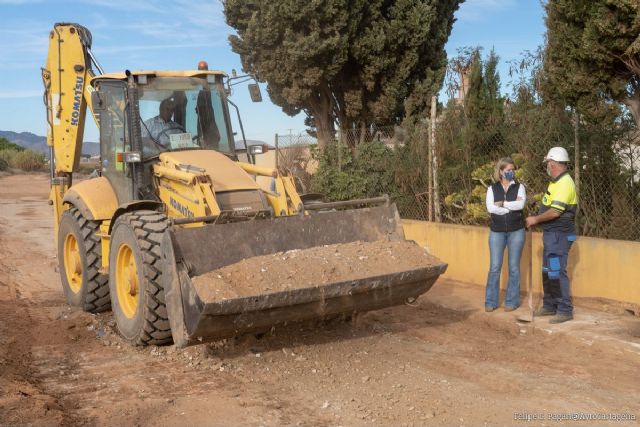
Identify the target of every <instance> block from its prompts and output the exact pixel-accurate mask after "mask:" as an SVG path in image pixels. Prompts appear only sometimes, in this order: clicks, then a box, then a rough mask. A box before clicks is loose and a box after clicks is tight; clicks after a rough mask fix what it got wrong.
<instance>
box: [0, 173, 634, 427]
mask: <svg viewBox="0 0 640 427" xmlns="http://www.w3.org/2000/svg"><path fill="white" fill-rule="evenodd" d="M47 192H48V182H47V178H46V177H45V176H43V175H16V176H8V177H3V178H0V425H47V426H49V425H97V426H102V425H136V426H147V425H149V426H151V425H154V426H155V425H170V426H174V425H175V426H182V425H234V426H241V425H265V426H279V425H313V426H316V425H318V426H332V425H343V426H362V425H389V426H391V425H392V426H400V425H433V426H440V425H540V424H545V425H562V424H572V425H583V426H584V425H638V419H639V418H640V397H639V396H640V319H638V318H637V317H633V316H629V315H627V316H624V315H622V314H611V313H606V312H602V311H593V310H588V309H586V308H584V307H582V308H579V309H578V310H577V313H578V316H577V318H576V320H575V321H574V322H572V323H567V324H563V325H554V326H553V327H550V326H548V325H547V323H546V322H545V321H543V320H536V327H527V326H521V325H518V324H517V323H516V322H515V320H514V318H515V315H514V314H513V313H504V312H502V309H500V310H499V311H497V312H494V313H484V312H483V311H482V310H481V309H482V290H481V289H480V288H479V287H477V286H470V285H463V284H459V283H455V282H450V281H440V282H438V283H437V284H436V285H435V286H434V288H433V289H432V290H431V291H430V292H429V293H428V294H426V295H425V296H423V297H422V298H420V299H419V300H418V302H417V303H416V304H415V305H414V306H408V305H407V306H402V307H396V308H393V309H387V310H381V311H378V312H373V313H369V314H366V315H362V316H360V317H359V318H358V319H357V320H356V321H354V322H349V323H344V322H334V323H331V324H322V325H315V327H314V326H313V325H305V326H293V327H287V328H280V329H276V330H275V331H273V332H272V333H271V334H268V335H266V336H263V337H261V338H257V337H253V336H251V337H243V338H240V339H236V340H229V341H224V342H220V343H216V344H212V345H201V346H198V347H192V348H189V349H187V350H177V349H175V348H174V347H173V346H168V347H151V348H132V347H129V346H127V345H126V344H124V343H123V342H122V341H121V340H120V339H119V337H118V336H117V335H116V334H115V332H114V330H113V321H112V317H111V313H105V314H102V315H98V316H94V315H90V314H86V313H82V312H78V311H74V310H71V309H70V308H69V307H67V306H66V305H65V302H64V298H63V294H62V290H61V286H60V282H59V276H58V273H57V271H56V259H55V250H54V244H53V235H52V234H53V231H52V219H51V213H50V207H49V206H48V205H47V204H46V197H47ZM449 262H461V261H460V260H449ZM564 414H577V415H576V416H582V417H583V418H584V417H587V416H593V415H598V414H600V415H603V414H604V415H606V414H611V415H607V416H610V417H612V418H615V417H617V418H618V420H617V421H616V420H615V419H614V420H605V421H603V420H598V421H593V420H592V421H584V420H576V421H566V420H565V421H556V420H555V419H553V417H557V418H559V417H562V416H570V415H564ZM540 415H543V416H545V417H546V418H547V419H546V420H544V421H542V422H541V421H524V420H522V418H527V417H529V418H532V417H537V416H540ZM600 415H598V416H600ZM625 416H631V417H635V420H631V421H622V422H620V420H619V418H622V417H625Z"/></svg>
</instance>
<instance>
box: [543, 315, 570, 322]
mask: <svg viewBox="0 0 640 427" xmlns="http://www.w3.org/2000/svg"><path fill="white" fill-rule="evenodd" d="M571 319H573V315H572V314H566V313H559V314H556V315H555V316H553V317H552V318H551V319H549V323H562V322H566V321H567V320H571Z"/></svg>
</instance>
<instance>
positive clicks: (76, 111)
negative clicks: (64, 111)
mask: <svg viewBox="0 0 640 427" xmlns="http://www.w3.org/2000/svg"><path fill="white" fill-rule="evenodd" d="M83 82H84V79H83V78H82V77H79V76H78V77H76V85H75V87H74V88H73V111H72V112H71V126H78V120H80V105H81V104H82V87H83V86H84V84H83Z"/></svg>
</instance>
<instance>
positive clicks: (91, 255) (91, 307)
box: [58, 208, 111, 313]
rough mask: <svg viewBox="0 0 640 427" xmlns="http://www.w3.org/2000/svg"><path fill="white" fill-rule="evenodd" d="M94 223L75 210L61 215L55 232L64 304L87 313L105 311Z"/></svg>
mask: <svg viewBox="0 0 640 427" xmlns="http://www.w3.org/2000/svg"><path fill="white" fill-rule="evenodd" d="M99 229H100V223H99V222H98V221H91V220H88V219H86V218H85V217H83V216H82V214H81V213H80V211H79V210H78V209H76V208H71V209H69V210H67V211H65V212H64V213H63V214H62V218H61V219H60V226H59V228H58V270H59V271H60V279H61V281H62V289H63V290H64V295H65V297H66V299H67V303H69V305H72V306H74V307H80V308H81V309H82V310H84V311H88V312H90V313H100V312H102V311H106V310H109V308H110V307H111V300H110V299H109V283H108V278H107V276H106V275H104V274H101V273H100V268H101V267H102V247H101V244H100V237H98V235H97V233H98V230H99Z"/></svg>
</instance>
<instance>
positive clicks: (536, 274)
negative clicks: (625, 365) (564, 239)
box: [402, 220, 640, 304]
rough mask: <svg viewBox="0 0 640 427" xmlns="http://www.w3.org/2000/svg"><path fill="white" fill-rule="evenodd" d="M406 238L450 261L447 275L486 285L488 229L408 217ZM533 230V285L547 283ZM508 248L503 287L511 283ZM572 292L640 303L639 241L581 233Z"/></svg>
mask: <svg viewBox="0 0 640 427" xmlns="http://www.w3.org/2000/svg"><path fill="white" fill-rule="evenodd" d="M402 223H403V227H404V232H405V236H406V238H407V239H410V240H415V241H416V242H417V243H418V244H420V245H421V246H426V247H427V248H428V249H429V251H430V252H431V253H432V254H433V255H435V256H437V257H438V258H440V259H442V260H443V261H445V262H447V263H448V264H449V267H448V268H447V272H446V273H445V274H444V275H443V277H447V278H450V279H453V280H459V281H462V282H467V283H473V284H477V285H481V286H484V285H485V284H486V280H487V272H488V268H489V244H488V239H489V229H488V227H473V226H465V225H454V224H438V223H432V222H426V221H414V220H403V221H402ZM532 235H533V255H534V256H533V270H532V271H533V286H534V290H536V291H538V292H539V291H540V290H541V289H542V275H541V265H542V234H541V233H537V232H535V233H532ZM530 253H531V252H530V241H529V238H528V236H527V241H526V242H525V247H524V251H523V253H522V260H521V264H520V275H521V286H522V287H523V290H524V288H525V287H526V286H528V283H529V282H528V277H529V271H530V270H529V262H530V260H531V258H530ZM506 264H507V257H506V254H505V258H504V263H503V271H502V280H501V282H502V285H503V286H502V287H503V288H504V287H505V286H506V281H507V272H506ZM567 270H568V273H569V278H570V280H571V290H572V294H573V296H576V297H590V298H607V299H611V300H616V301H621V302H626V303H633V304H640V242H628V241H622V240H609V239H596V238H593V237H582V236H579V237H578V240H577V241H576V242H575V243H574V244H573V246H572V248H571V252H570V253H569V266H568V268H567Z"/></svg>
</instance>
